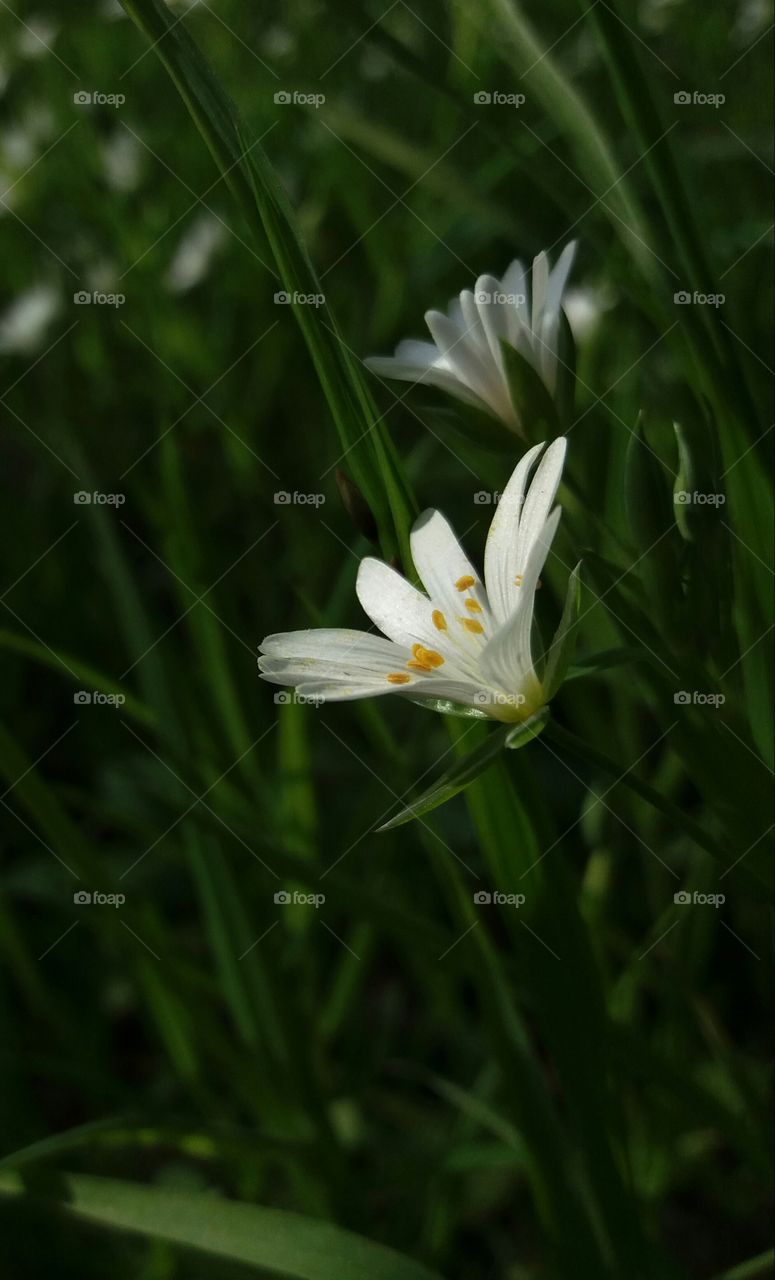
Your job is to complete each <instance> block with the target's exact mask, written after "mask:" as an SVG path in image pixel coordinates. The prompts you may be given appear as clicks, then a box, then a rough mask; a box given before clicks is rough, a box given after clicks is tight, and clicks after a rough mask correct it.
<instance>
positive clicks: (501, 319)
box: [474, 276, 514, 371]
mask: <svg viewBox="0 0 775 1280" xmlns="http://www.w3.org/2000/svg"><path fill="white" fill-rule="evenodd" d="M505 293H506V290H505V289H504V288H503V287H502V285H501V282H500V280H496V279H495V276H480V277H479V279H478V280H477V282H476V292H475V294H474V297H475V298H477V299H479V301H478V302H477V307H478V308H479V315H480V317H481V321H482V328H483V330H484V334H485V337H486V339H487V344H488V346H489V348H490V353H491V355H492V358H493V360H494V361H495V363H496V364H497V366H498V368H499V369H500V370H501V371H502V370H503V353H502V351H501V345H500V344H501V339H503V340H504V341H506V342H508V340H509V310H510V309H511V308H513V305H514V304H513V303H511V304H509V303H506V302H504V301H502V300H498V299H499V297H500V299H502V298H503V296H504V295H505ZM484 298H489V301H488V302H485V301H484V300H483V299H484Z"/></svg>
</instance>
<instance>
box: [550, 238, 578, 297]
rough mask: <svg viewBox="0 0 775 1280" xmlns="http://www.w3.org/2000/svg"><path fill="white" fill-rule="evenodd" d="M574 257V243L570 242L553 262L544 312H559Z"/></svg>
mask: <svg viewBox="0 0 775 1280" xmlns="http://www.w3.org/2000/svg"><path fill="white" fill-rule="evenodd" d="M575 256H576V241H575V240H571V241H570V243H569V244H566V246H565V248H564V249H563V251H562V253H561V254H560V256H559V258H558V259H557V261H556V262H555V264H554V266H553V267H552V270H551V272H550V274H549V284H548V286H547V290H546V311H547V312H555V311H559V309H560V304H561V302H562V295H563V293H564V292H565V286H566V284H567V283H568V276H569V275H570V272H571V268H572V266H573V259H574V258H575Z"/></svg>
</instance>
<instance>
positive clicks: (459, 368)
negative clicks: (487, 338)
mask: <svg viewBox="0 0 775 1280" xmlns="http://www.w3.org/2000/svg"><path fill="white" fill-rule="evenodd" d="M425 323H426V324H427V326H428V328H429V329H430V331H431V335H432V336H433V339H434V341H435V342H436V344H437V346H438V348H439V350H440V351H441V353H442V354H443V355H444V356H445V357H446V361H447V363H448V365H449V367H450V369H451V370H452V372H454V373H456V374H457V376H458V377H459V378H460V380H461V381H462V382H465V383H466V385H467V386H468V387H470V388H471V390H472V391H473V392H474V393H475V394H476V395H477V396H479V398H480V399H482V400H484V401H485V402H486V403H490V402H491V396H492V394H493V392H494V393H495V395H496V397H497V394H498V383H499V381H502V380H501V379H500V376H499V372H498V370H497V368H496V367H495V366H494V365H493V363H492V360H491V359H490V358H489V355H488V356H487V358H485V356H484V355H483V353H482V351H481V349H480V348H479V347H478V345H477V342H476V339H475V338H474V337H473V336H472V335H467V334H466V333H465V330H464V331H463V332H462V333H461V332H460V330H459V329H458V327H457V326H456V325H455V324H454V323H453V321H452V320H450V319H449V317H448V316H444V315H442V314H441V312H440V311H428V312H426V315H425Z"/></svg>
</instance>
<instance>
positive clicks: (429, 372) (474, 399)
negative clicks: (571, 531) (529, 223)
mask: <svg viewBox="0 0 775 1280" xmlns="http://www.w3.org/2000/svg"><path fill="white" fill-rule="evenodd" d="M575 251H576V244H575V241H574V242H571V243H570V244H568V245H566V246H565V248H564V249H563V251H562V253H561V254H560V256H559V258H558V259H557V262H556V263H555V265H554V266H553V267H552V269H551V271H550V270H549V260H548V258H547V256H546V254H545V253H539V255H538V257H537V258H534V259H533V270H532V273H528V272H526V271H525V268H524V267H523V265H522V263H521V262H519V261H518V260H515V261H514V262H512V264H511V266H510V267H509V268H508V270H507V271H506V274H505V275H504V276H503V278H502V279H501V280H497V279H496V278H495V276H480V277H479V279H478V280H477V282H476V287H475V289H474V292H473V293H472V292H471V290H470V289H464V290H463V292H462V293H461V294H460V298H459V300H456V299H453V300H452V302H450V304H449V307H448V308H447V314H446V315H444V314H443V313H442V312H441V311H426V313H425V323H426V324H427V326H428V328H429V329H430V333H431V337H432V338H433V342H418V341H417V340H416V339H414V338H408V339H406V340H405V341H403V342H399V344H398V346H397V347H396V353H395V355H394V356H371V357H370V358H369V359H368V360H367V361H366V363H367V365H368V366H369V368H370V369H371V370H372V372H374V373H376V374H378V375H379V376H380V377H384V378H398V379H400V380H401V381H404V382H414V383H426V384H428V385H430V386H434V387H441V389H442V390H443V391H448V392H449V393H450V394H451V395H453V396H456V397H457V399H458V400H463V401H464V402H465V403H466V404H470V405H473V406H475V407H476V408H477V409H481V410H484V411H485V412H487V413H491V414H493V415H494V416H495V417H496V418H499V419H500V420H501V421H502V422H504V423H505V424H506V426H507V427H509V428H510V429H511V430H512V431H518V432H519V431H521V430H522V424H521V415H520V407H519V405H515V404H514V403H513V402H512V397H511V394H510V391H509V381H508V375H507V370H506V366H505V361H504V358H503V351H502V349H501V342H505V343H506V344H507V345H508V346H511V347H513V348H514V349H515V350H516V351H518V352H519V354H520V355H521V356H524V358H525V359H526V360H527V361H528V363H529V364H530V365H531V366H532V368H533V369H534V370H535V371H536V373H537V374H538V375H539V377H540V378H541V381H542V382H543V384H544V386H545V387H546V389H547V391H548V392H549V394H550V395H554V393H555V391H556V389H557V365H558V345H559V337H560V325H561V320H562V295H563V291H564V289H565V284H566V281H567V279H568V275H569V273H570V269H571V266H572V265H573V256H574V254H575Z"/></svg>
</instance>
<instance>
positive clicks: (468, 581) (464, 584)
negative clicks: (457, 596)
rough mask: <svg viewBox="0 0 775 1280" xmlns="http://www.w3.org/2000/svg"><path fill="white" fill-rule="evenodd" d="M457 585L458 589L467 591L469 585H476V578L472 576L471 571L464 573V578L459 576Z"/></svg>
mask: <svg viewBox="0 0 775 1280" xmlns="http://www.w3.org/2000/svg"><path fill="white" fill-rule="evenodd" d="M455 586H456V587H457V589H458V591H467V590H468V588H469V587H475V586H476V578H472V577H471V575H470V573H464V574H463V577H462V578H458V580H457V582H456V583H455Z"/></svg>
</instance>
